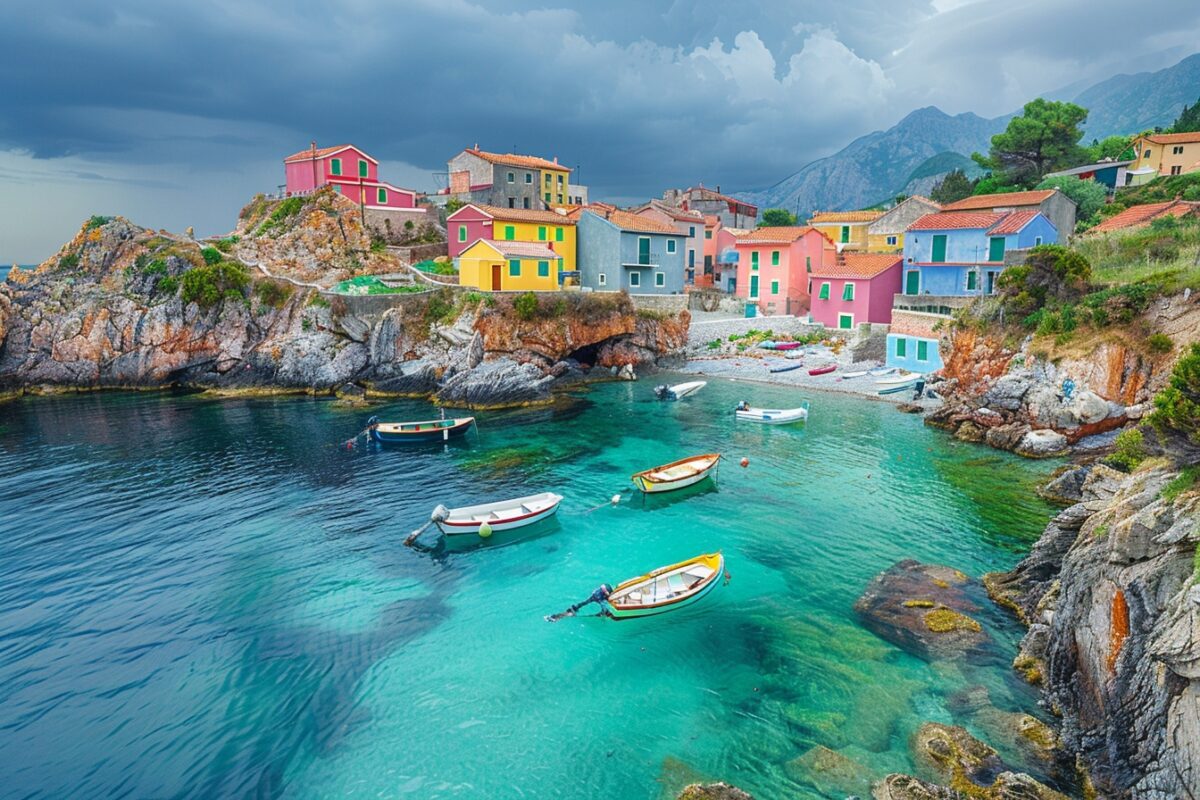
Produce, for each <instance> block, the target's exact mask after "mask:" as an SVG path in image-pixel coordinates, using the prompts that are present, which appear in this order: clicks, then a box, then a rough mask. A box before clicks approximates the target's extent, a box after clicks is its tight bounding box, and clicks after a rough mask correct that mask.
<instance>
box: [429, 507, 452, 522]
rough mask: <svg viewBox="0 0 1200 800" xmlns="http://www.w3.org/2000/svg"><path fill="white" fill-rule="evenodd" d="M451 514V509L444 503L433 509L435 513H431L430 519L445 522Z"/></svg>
mask: <svg viewBox="0 0 1200 800" xmlns="http://www.w3.org/2000/svg"><path fill="white" fill-rule="evenodd" d="M449 516H450V509H448V508H446V507H445V506H443V505H438V507H437V508H435V509H434V510H433V513H432V514H430V515H429V521H430V522H445V521H446V519H447V518H448V517H449Z"/></svg>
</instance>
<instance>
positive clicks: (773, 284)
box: [771, 281, 779, 294]
mask: <svg viewBox="0 0 1200 800" xmlns="http://www.w3.org/2000/svg"><path fill="white" fill-rule="evenodd" d="M771 294H779V281H771Z"/></svg>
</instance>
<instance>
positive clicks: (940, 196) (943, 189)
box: [929, 169, 972, 206]
mask: <svg viewBox="0 0 1200 800" xmlns="http://www.w3.org/2000/svg"><path fill="white" fill-rule="evenodd" d="M971 190H972V185H971V180H970V179H969V178H968V177H967V175H966V173H965V172H963V171H962V170H961V169H956V170H953V171H952V172H947V173H946V176H945V177H944V178H942V179H941V180H940V181H938V182H937V183H935V184H934V186H933V189H931V190H930V192H929V199H930V200H932V201H933V202H935V203H938V204H940V205H943V206H944V205H946V204H947V203H953V202H955V201H956V200H962V199H963V198H964V197H970V196H971Z"/></svg>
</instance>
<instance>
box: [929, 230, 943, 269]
mask: <svg viewBox="0 0 1200 800" xmlns="http://www.w3.org/2000/svg"><path fill="white" fill-rule="evenodd" d="M929 260H930V261H932V262H933V263H934V264H944V263H945V262H946V234H944V233H938V234H934V237H933V255H932V257H931V258H930V259H929Z"/></svg>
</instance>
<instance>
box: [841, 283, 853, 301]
mask: <svg viewBox="0 0 1200 800" xmlns="http://www.w3.org/2000/svg"><path fill="white" fill-rule="evenodd" d="M842 299H843V300H853V299H854V284H853V283H851V282H850V281H846V284H845V285H844V286H843V287H842Z"/></svg>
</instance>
